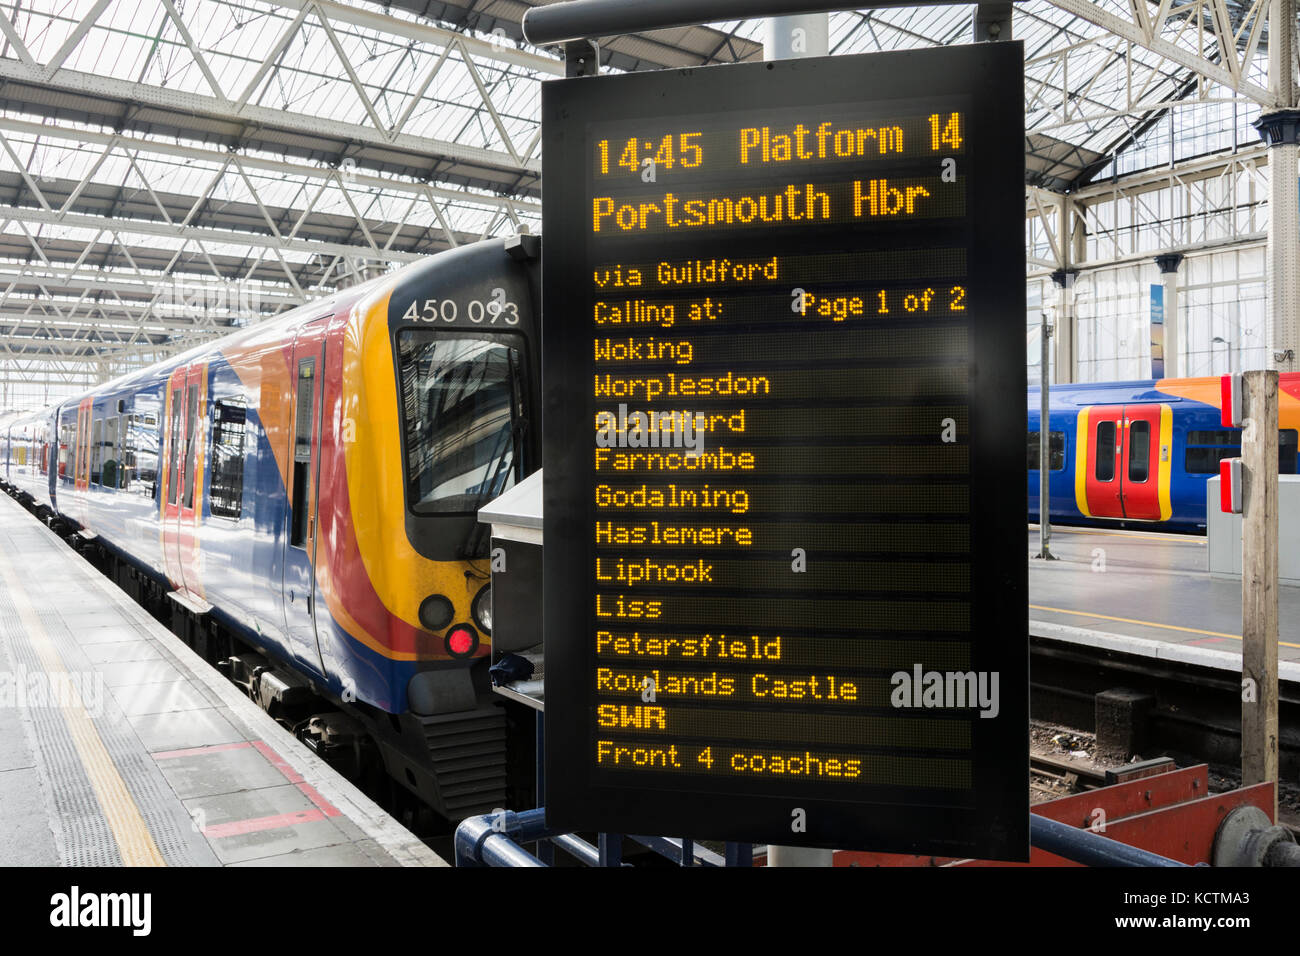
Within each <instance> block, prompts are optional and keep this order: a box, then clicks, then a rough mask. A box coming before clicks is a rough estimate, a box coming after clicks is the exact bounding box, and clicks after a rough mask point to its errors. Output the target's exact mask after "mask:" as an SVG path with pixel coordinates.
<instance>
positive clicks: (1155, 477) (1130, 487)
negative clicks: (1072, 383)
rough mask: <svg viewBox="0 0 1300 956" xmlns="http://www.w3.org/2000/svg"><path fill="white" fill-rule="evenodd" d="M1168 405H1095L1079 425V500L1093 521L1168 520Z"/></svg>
mask: <svg viewBox="0 0 1300 956" xmlns="http://www.w3.org/2000/svg"><path fill="white" fill-rule="evenodd" d="M1172 421H1173V414H1172V411H1171V410H1170V408H1169V406H1168V405H1094V406H1091V407H1089V408H1084V409H1081V410H1080V412H1079V419H1078V422H1079V423H1078V448H1079V455H1078V460H1077V463H1076V466H1075V468H1076V471H1075V498H1076V504H1077V505H1078V506H1079V511H1080V512H1081V513H1083V514H1084V515H1086V516H1088V517H1091V518H1129V519H1132V520H1136V521H1163V520H1165V519H1167V518H1169V517H1170V515H1171V514H1172V509H1171V507H1170V498H1169V479H1170V457H1171V455H1170V452H1171V448H1170V442H1171V439H1170V435H1171V431H1172Z"/></svg>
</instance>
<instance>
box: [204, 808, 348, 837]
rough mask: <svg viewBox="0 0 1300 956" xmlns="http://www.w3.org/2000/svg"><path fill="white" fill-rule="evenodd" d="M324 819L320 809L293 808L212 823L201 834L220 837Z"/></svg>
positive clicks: (276, 828)
mask: <svg viewBox="0 0 1300 956" xmlns="http://www.w3.org/2000/svg"><path fill="white" fill-rule="evenodd" d="M324 819H325V813H324V812H322V811H320V810H295V811H294V812H293V813H277V814H275V815H274V816H269V817H253V818H252V819H250V820H232V821H231V822H229V823H214V824H213V825H212V826H210V827H204V828H203V835H204V836H207V837H213V838H215V839H221V838H222V837H232V836H243V835H244V834H246V833H257V832H259V831H261V830H278V829H279V828H280V827H291V826H296V825H297V824H299V823H315V822H317V821H318V820H324Z"/></svg>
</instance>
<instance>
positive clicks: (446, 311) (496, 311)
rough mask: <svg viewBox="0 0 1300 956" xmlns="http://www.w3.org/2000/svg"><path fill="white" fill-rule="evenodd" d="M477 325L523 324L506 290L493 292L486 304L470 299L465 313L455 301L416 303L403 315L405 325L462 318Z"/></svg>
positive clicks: (418, 300) (418, 301) (494, 290)
mask: <svg viewBox="0 0 1300 956" xmlns="http://www.w3.org/2000/svg"><path fill="white" fill-rule="evenodd" d="M462 314H463V315H464V316H465V318H467V319H469V320H470V321H471V322H473V323H474V324H475V325H480V324H482V323H484V322H486V323H487V324H488V325H495V324H497V323H498V322H500V323H503V324H505V325H518V324H519V306H518V305H516V304H515V303H514V302H511V301H510V300H509V299H507V298H506V290H505V289H493V290H492V296H491V298H489V299H488V300H487V301H486V302H484V301H483V300H482V299H470V300H469V302H468V303H466V305H465V307H464V309H463V310H462V308H461V305H460V303H459V302H457V301H456V300H455V299H424V300H423V301H421V300H420V299H416V300H415V301H414V302H412V303H411V306H410V308H408V309H407V310H406V311H405V312H403V313H402V320H403V321H405V322H438V321H440V320H441V321H443V322H455V321H456V320H457V319H458V318H460V317H461V315H462Z"/></svg>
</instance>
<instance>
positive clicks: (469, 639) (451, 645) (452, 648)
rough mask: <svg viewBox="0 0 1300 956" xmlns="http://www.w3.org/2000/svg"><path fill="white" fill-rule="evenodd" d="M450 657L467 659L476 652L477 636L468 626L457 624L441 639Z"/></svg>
mask: <svg viewBox="0 0 1300 956" xmlns="http://www.w3.org/2000/svg"><path fill="white" fill-rule="evenodd" d="M443 643H444V644H446V646H447V653H448V654H450V655H451V656H452V657H469V656H470V655H471V654H473V653H474V652H475V651H476V650H478V635H477V634H476V633H474V629H473V628H472V627H470V626H469V625H468V624H457V625H456V626H455V627H453V628H452V629H451V630H450V631H448V632H447V636H446V637H445V638H444V639H443Z"/></svg>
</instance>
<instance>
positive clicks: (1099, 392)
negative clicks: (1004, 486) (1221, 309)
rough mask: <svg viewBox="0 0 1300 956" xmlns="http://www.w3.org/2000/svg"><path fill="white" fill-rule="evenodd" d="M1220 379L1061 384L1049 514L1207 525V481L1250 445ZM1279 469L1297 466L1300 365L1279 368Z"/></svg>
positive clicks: (1032, 440)
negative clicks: (1230, 420)
mask: <svg viewBox="0 0 1300 956" xmlns="http://www.w3.org/2000/svg"><path fill="white" fill-rule="evenodd" d="M1219 385H1220V380H1219V378H1217V377H1214V378H1178V379H1158V380H1150V381H1137V382H1103V383H1093V384H1081V385H1054V386H1052V388H1051V392H1050V394H1049V399H1050V410H1049V416H1048V436H1049V437H1048V451H1049V455H1050V461H1049V467H1050V475H1049V477H1048V488H1049V496H1050V499H1049V500H1050V505H1049V514H1050V516H1051V518H1052V520H1053V521H1059V522H1062V523H1065V524H1082V525H1089V524H1093V525H1111V526H1114V525H1115V524H1116V523H1119V524H1122V525H1126V526H1128V525H1132V526H1150V525H1157V526H1159V527H1161V528H1164V529H1169V530H1177V531H1193V532H1195V531H1204V530H1205V520H1206V514H1205V496H1206V488H1205V483H1206V482H1207V481H1208V480H1209V479H1210V478H1212V477H1214V476H1215V475H1217V474H1218V473H1219V462H1220V460H1222V459H1224V458H1234V457H1237V456H1239V455H1240V454H1241V430H1240V429H1237V428H1224V427H1223V425H1222V424H1221V421H1220V404H1221V401H1220V387H1219ZM1278 398H1279V406H1278V426H1279V433H1278V468H1279V471H1281V472H1282V473H1283V474H1295V473H1296V450H1297V436H1298V435H1300V373H1286V374H1283V375H1282V376H1280V383H1279V395H1278ZM1028 401H1029V435H1028V445H1027V449H1028V454H1027V462H1026V464H1027V465H1028V471H1029V519H1030V520H1031V521H1037V520H1038V511H1039V502H1038V497H1039V488H1038V485H1039V444H1038V443H1039V436H1040V433H1041V424H1040V419H1041V415H1040V412H1039V404H1040V397H1039V391H1038V389H1037V388H1031V389H1030V390H1029V396H1028Z"/></svg>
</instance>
